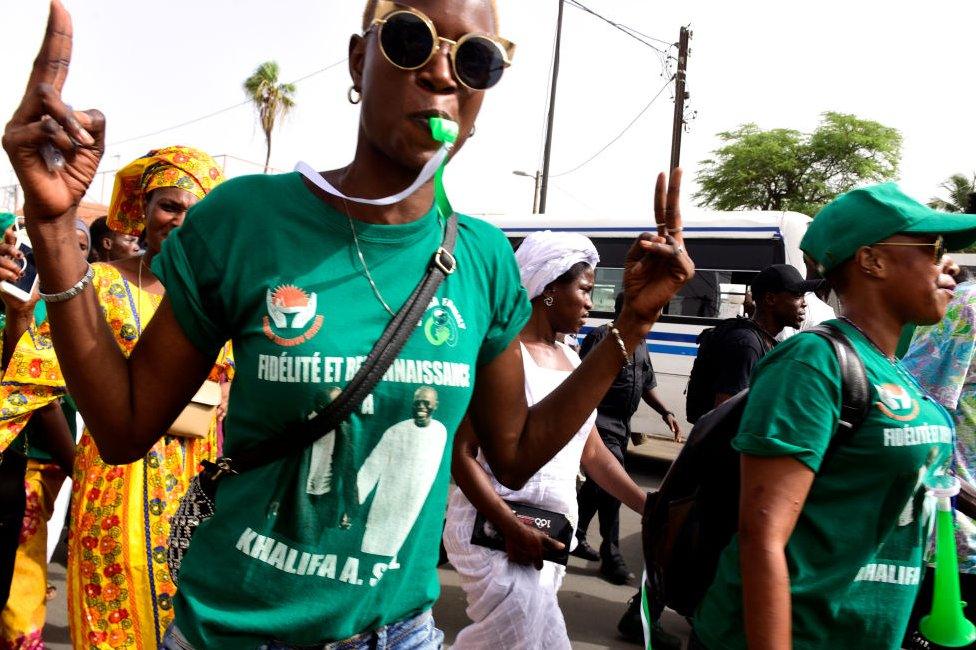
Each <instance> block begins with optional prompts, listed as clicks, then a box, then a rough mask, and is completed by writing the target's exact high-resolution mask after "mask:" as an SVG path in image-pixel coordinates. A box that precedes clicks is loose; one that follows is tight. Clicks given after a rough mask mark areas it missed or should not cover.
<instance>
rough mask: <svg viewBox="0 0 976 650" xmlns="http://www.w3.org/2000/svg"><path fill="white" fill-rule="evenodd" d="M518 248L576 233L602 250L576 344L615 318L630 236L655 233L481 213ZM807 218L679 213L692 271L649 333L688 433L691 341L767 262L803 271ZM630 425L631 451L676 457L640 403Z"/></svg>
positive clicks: (627, 221) (665, 395) (635, 222)
mask: <svg viewBox="0 0 976 650" xmlns="http://www.w3.org/2000/svg"><path fill="white" fill-rule="evenodd" d="M485 218H486V219H487V220H488V221H490V222H491V223H494V224H495V225H497V226H498V227H500V228H501V229H502V230H503V231H505V233H506V234H507V235H508V237H509V240H510V241H511V242H512V245H513V247H517V246H518V244H519V243H521V241H522V239H523V238H524V237H525V236H526V235H527V234H529V233H531V232H535V231H537V230H547V229H548V230H554V231H568V232H578V233H581V234H583V235H586V236H587V237H589V238H590V239H591V240H592V241H593V243H594V244H595V245H596V248H597V250H598V251H599V253H600V265H599V267H598V268H597V270H596V286H595V287H594V290H593V310H592V311H591V312H590V318H589V319H588V321H587V324H586V327H585V328H584V330H583V331H582V332H581V333H580V339H581V340H582V337H583V336H585V335H586V333H587V332H588V331H589V330H590V329H592V328H593V327H596V326H598V325H600V324H601V323H605V322H606V321H607V320H609V319H610V318H612V317H613V303H614V299H615V298H616V295H617V293H618V292H619V291H620V290H621V282H622V279H623V266H624V258H625V256H626V254H627V251H628V250H629V248H630V246H631V244H632V243H633V241H634V238H635V237H636V236H637V235H638V234H640V233H642V232H645V231H648V230H653V226H652V225H651V223H652V221H651V220H650V219H649V218H646V217H644V218H642V217H629V216H628V217H620V216H568V215H567V216H563V215H553V214H546V215H538V214H535V215H520V216H509V215H505V216H499V215H494V216H491V215H490V216H486V217H485ZM809 222H810V218H809V217H807V216H806V215H803V214H799V213H796V212H759V211H742V212H716V211H707V210H689V211H686V212H685V216H684V236H685V246H686V248H687V249H688V253H689V254H690V255H691V257H692V259H693V260H694V261H695V266H696V268H697V271H696V274H695V277H694V279H693V280H692V281H691V282H689V283H688V285H687V286H685V287H684V289H682V291H681V293H680V294H679V295H678V296H675V298H674V299H673V300H672V301H671V303H670V304H669V305H668V306H667V307H666V308H665V310H664V314H663V315H662V316H661V319H660V320H659V321H658V323H657V324H656V325H655V326H654V328H653V329H652V330H651V332H650V334H648V336H647V347H648V350H649V351H650V353H651V360H652V362H653V364H654V370H655V372H656V373H657V380H658V390H659V394H660V396H661V398H662V400H663V401H664V402H665V404H667V406H668V408H669V409H670V410H672V411H674V412H675V413H676V414H677V415H678V419H679V421H680V422H682V423H683V431H684V433H687V432H688V430H689V429H690V425H688V424H687V421H686V420H685V395H684V391H685V387H686V385H687V383H688V376H689V375H690V374H691V365H692V363H693V362H694V359H695V355H696V354H697V350H698V346H697V344H696V339H697V337H698V334H699V333H700V332H701V331H702V330H703V329H705V328H706V327H712V326H713V325H715V324H716V323H718V322H719V321H720V320H721V319H724V318H730V317H732V316H736V315H739V314H741V313H742V303H743V298H744V296H745V292H746V289H747V288H748V286H749V285H750V284H751V282H752V278H753V277H754V276H755V275H756V274H757V273H758V272H759V271H761V270H762V269H764V268H765V267H767V266H769V265H770V264H792V265H793V266H795V267H797V269H799V270H800V272H801V273H804V272H805V269H804V265H803V256H802V253H801V252H800V247H799V245H800V239H802V237H803V234H804V233H805V232H806V228H807V224H808V223H809ZM632 426H633V428H634V430H635V431H640V432H643V433H645V434H648V436H649V443H648V444H644V445H642V446H640V447H637V448H632V451H634V452H635V453H639V454H645V455H651V456H655V457H660V458H674V457H675V456H676V455H677V452H678V450H679V445H677V444H675V443H673V442H671V441H670V436H669V435H668V434H667V433H666V430H665V427H664V423H663V422H662V420H661V418H660V417H658V415H657V414H656V413H654V412H653V411H651V409H650V408H649V407H647V405H645V404H643V403H642V404H641V407H640V408H639V409H638V411H637V414H636V415H635V416H634V420H633V422H632Z"/></svg>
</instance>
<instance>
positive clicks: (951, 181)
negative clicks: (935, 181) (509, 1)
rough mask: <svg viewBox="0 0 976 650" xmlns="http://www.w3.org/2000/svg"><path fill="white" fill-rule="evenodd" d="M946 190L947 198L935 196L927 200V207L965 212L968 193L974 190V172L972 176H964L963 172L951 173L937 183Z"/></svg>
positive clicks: (975, 184)
mask: <svg viewBox="0 0 976 650" xmlns="http://www.w3.org/2000/svg"><path fill="white" fill-rule="evenodd" d="M939 187H940V188H942V189H943V190H945V191H946V194H948V196H949V198H948V200H947V199H942V198H939V197H937V196H934V197H932V199H931V200H929V207H930V208H935V209H936V210H942V211H944V212H965V211H966V208H967V207H968V206H969V195H970V194H972V193H973V192H976V174H973V177H972V178H966V176H964V175H963V174H953V175H952V176H950V177H949V178H948V179H947V180H946V181H945V182H944V183H942V184H941V185H939Z"/></svg>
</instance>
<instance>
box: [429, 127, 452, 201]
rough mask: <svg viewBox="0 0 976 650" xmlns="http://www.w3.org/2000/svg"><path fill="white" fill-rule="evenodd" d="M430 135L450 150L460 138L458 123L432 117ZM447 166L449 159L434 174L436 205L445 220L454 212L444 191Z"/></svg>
mask: <svg viewBox="0 0 976 650" xmlns="http://www.w3.org/2000/svg"><path fill="white" fill-rule="evenodd" d="M430 134H431V137H433V138H434V140H436V141H437V142H440V143H442V144H446V145H448V147H449V148H450V147H453V145H454V143H455V142H457V137H458V125H457V122H453V121H451V120H448V119H444V118H443V117H432V118H430ZM446 166H447V158H445V159H444V162H443V163H441V166H440V167H439V168H438V169H437V173H435V174H434V204H435V205H437V210H438V211H439V212H440V213H441V216H443V217H445V218H446V217H448V216H450V215H451V214H452V213H453V212H454V209H453V208H452V207H451V202H450V201H448V200H447V192H445V191H444V167H446Z"/></svg>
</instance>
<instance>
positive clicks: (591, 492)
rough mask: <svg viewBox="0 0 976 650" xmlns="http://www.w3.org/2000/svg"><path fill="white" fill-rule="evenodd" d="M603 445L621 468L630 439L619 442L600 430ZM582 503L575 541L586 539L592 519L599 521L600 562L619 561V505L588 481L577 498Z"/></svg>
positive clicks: (610, 496) (580, 504)
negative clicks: (595, 518)
mask: <svg viewBox="0 0 976 650" xmlns="http://www.w3.org/2000/svg"><path fill="white" fill-rule="evenodd" d="M597 431H599V433H600V437H601V438H602V439H603V443H604V444H605V445H606V446H607V449H609V450H610V453H611V454H613V456H614V458H616V459H617V460H618V461H619V462H620V464H621V465H623V464H624V452H625V451H626V450H627V438H626V437H623V438H620V437H619V436H616V435H614V434H612V433H609V432H606V431H602V430H600V429H597ZM577 500H578V503H579V526H578V527H577V529H576V538H577V539H579V540H581V541H582V540H585V539H586V529H587V528H589V526H590V522H591V521H593V515H595V514H599V518H600V537H601V538H602V540H603V541H602V542H601V543H600V559H601V560H603V561H604V562H606V561H613V560H616V559H617V558H619V557H620V501H618V500H617V499H616V498H615V497H614V496H613V495H612V494H610V493H609V492H607V491H605V490H604V489H603V488H601V487H600V486H599V485H597V484H596V482H595V481H593V480H592V479H590V478H589V477H587V480H586V482H584V483H583V487H581V488H580V491H579V494H578V495H577Z"/></svg>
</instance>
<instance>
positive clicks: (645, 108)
mask: <svg viewBox="0 0 976 650" xmlns="http://www.w3.org/2000/svg"><path fill="white" fill-rule="evenodd" d="M674 80H675V77H671V78H670V79H668V80H667V81H666V82H665V84H664V85H663V86H661V89H660V90H658V91H657V93H656V94H655V95H654V97H652V98H651V101H649V102H648V103H647V105H646V106H644V108H642V109H641V110H640V113H638V114H637V116H636V117H634V119H632V120H631V121H630V123H628V124H627V126H625V127H624V128H623V130H622V131H621V132H620V133H618V134H617V135H616V136H614V138H613V139H612V140H611V141H610V142H608V143H606V144H605V145H603V146H602V147H600V150H599V151H597V152H596V153H595V154H593V155H592V156H590V157H589V158H587V159H586V160H584V161H583V162H581V163H580V164H578V165H576V166H575V167H573V168H572V169H570V170H567V171H564V172H560V173H559V174H551V175H550V176H549V178H559V177H560V176H567V175H569V174H572V173H573V172H576V171H579V170H580V169H582V168H583V167H585V166H586V165H588V164H590V163H591V162H593V161H594V160H595V159H596V158H597V157H598V156H599V155H600V154H602V153H603V152H604V151H606V150H607V149H609V148H610V147H612V146H613V145H614V144H615V143H616V142H617V141H618V140H620V138H622V137H624V134H625V133H627V131H629V130H630V128H631V127H632V126H634V124H636V123H637V121H638V120H639V119H640V118H641V117H643V115H644V113H646V112H647V111H648V110H649V109H650V108H651V106H652V105H653V104H654V102H656V101H657V99H658V97H660V96H661V93H663V92H664V91H665V90H666V89H667V87H668V86H670V85H671V84H672V83H673V82H674Z"/></svg>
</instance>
